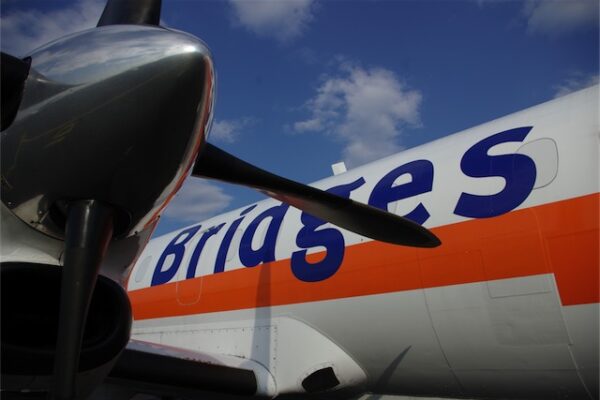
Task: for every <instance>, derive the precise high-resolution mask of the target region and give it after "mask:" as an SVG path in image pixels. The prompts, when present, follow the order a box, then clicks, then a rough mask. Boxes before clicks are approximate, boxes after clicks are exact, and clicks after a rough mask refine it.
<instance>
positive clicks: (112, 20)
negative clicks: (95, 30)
mask: <svg viewBox="0 0 600 400" xmlns="http://www.w3.org/2000/svg"><path fill="white" fill-rule="evenodd" d="M160 8H161V0H108V2H107V3H106V7H104V11H103V12H102V16H101V17H100V20H99V21H98V26H106V25H156V26H158V25H159V24H160Z"/></svg>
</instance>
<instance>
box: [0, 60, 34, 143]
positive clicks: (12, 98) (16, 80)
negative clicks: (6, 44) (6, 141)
mask: <svg viewBox="0 0 600 400" xmlns="http://www.w3.org/2000/svg"><path fill="white" fill-rule="evenodd" d="M0 64H1V65H0V75H1V83H0V88H2V90H1V92H2V98H1V99H0V105H1V106H2V113H1V114H2V118H1V120H0V130H1V131H3V130H4V129H6V128H8V127H9V126H10V124H11V123H12V122H13V121H14V119H15V117H16V116H17V111H18V110H19V105H20V104H21V98H22V97H23V87H24V86H25V80H26V79H27V76H28V75H29V67H30V66H31V58H26V59H24V60H21V59H18V58H16V57H13V56H11V55H8V54H6V53H2V54H1V56H0Z"/></svg>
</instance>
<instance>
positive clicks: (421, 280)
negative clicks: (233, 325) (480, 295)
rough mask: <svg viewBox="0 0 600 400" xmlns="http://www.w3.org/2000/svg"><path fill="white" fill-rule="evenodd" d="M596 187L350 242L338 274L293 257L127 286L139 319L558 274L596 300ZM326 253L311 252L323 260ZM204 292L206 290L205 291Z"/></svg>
mask: <svg viewBox="0 0 600 400" xmlns="http://www.w3.org/2000/svg"><path fill="white" fill-rule="evenodd" d="M599 198H600V196H599V194H598V193H596V194H592V195H588V196H583V197H578V198H575V199H569V200H564V201H559V202H556V203H550V204H544V205H541V206H536V207H531V208H527V209H522V210H517V211H513V212H510V213H508V214H504V215H502V216H499V217H494V218H487V219H476V220H469V221H465V222H460V223H456V224H452V225H446V226H442V227H438V228H434V229H433V231H434V232H435V234H436V235H437V236H438V237H439V238H440V239H441V240H442V245H441V246H440V247H438V248H436V249H416V248H410V247H402V246H395V245H390V244H386V243H381V242H367V243H363V244H357V245H353V246H349V247H347V248H346V252H345V255H344V262H343V264H342V266H341V267H340V269H339V270H338V271H337V273H336V274H335V275H333V276H332V277H330V278H328V279H325V280H323V281H321V282H311V283H308V282H302V281H300V280H298V279H297V278H296V277H295V276H294V275H293V274H292V272H291V268H290V260H289V259H287V260H280V261H275V262H272V263H268V264H264V265H259V266H257V267H253V268H243V269H236V270H232V271H228V272H223V273H218V274H213V275H207V276H202V277H198V278H194V279H188V280H185V281H180V282H174V283H169V284H164V285H160V286H154V287H150V288H144V289H139V290H134V291H131V292H129V296H130V298H131V302H132V305H133V311H134V318H135V319H137V320H140V319H148V318H160V317H170V316H177V315H191V314H202V313H209V312H216V311H230V310H239V309H248V308H255V307H262V306H268V305H272V306H276V305H284V304H294V303H305V302H312V301H319V300H332V299H339V298H346V297H355V296H366V295H372V294H378V293H390V292H398V291H404V290H413V289H421V288H433V287H440V286H449V285H456V284H463V283H472V282H484V281H489V280H495V279H505V278H516V277H525V276H531V275H538V274H546V273H554V274H555V277H556V282H557V284H558V290H559V293H560V297H561V301H562V304H563V305H574V304H586V303H597V302H598V300H599V294H598V280H599V261H598V258H599V257H598V246H599V244H598V243H599V234H598V213H599V212H598V206H599ZM322 256H323V255H322V254H313V255H311V256H309V257H310V258H311V260H310V261H317V260H319V259H320V258H322ZM198 293H200V296H199V295H198Z"/></svg>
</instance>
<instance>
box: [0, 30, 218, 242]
mask: <svg viewBox="0 0 600 400" xmlns="http://www.w3.org/2000/svg"><path fill="white" fill-rule="evenodd" d="M31 57H32V66H31V72H30V75H29V77H28V79H27V81H26V83H25V90H24V94H23V100H22V102H21V106H20V109H19V111H18V113H17V117H16V119H15V121H14V122H13V124H12V125H11V126H10V127H9V128H8V129H6V130H5V131H4V132H2V138H1V143H0V144H1V155H2V159H1V166H2V201H3V202H4V203H5V204H6V205H7V206H8V207H9V208H10V209H11V210H12V211H13V212H14V213H15V214H16V215H17V216H19V217H20V218H21V219H22V220H23V221H25V222H26V223H28V224H30V225H31V226H33V227H35V228H36V229H39V230H40V231H42V232H44V233H47V234H50V235H52V236H55V237H58V238H62V237H63V226H62V211H61V206H62V204H64V203H65V202H68V201H71V200H76V199H96V200H100V201H103V202H105V203H108V204H110V205H112V206H114V207H115V208H116V209H117V210H118V211H119V215H120V216H119V218H118V221H116V229H117V233H118V234H120V235H124V236H127V235H130V234H133V233H134V232H136V231H140V230H142V229H143V228H144V227H145V226H146V225H148V224H150V223H152V222H153V221H154V220H155V219H156V218H157V216H158V213H159V212H160V210H161V209H162V208H163V207H164V206H165V205H166V203H167V202H168V200H169V199H170V198H171V197H172V195H173V194H174V192H175V191H176V190H177V189H178V187H179V186H180V185H181V183H182V182H183V179H184V178H185V177H186V175H187V172H188V171H189V169H190V167H191V164H192V163H193V161H194V159H195V156H196V154H197V152H198V151H199V149H200V147H201V145H202V143H203V142H204V139H205V136H206V133H207V130H208V127H209V124H210V119H211V115H212V106H213V91H214V73H213V65H212V61H211V57H210V53H209V51H208V49H207V48H206V46H205V45H204V44H203V43H202V42H201V41H200V40H198V39H196V38H194V37H192V36H189V35H187V34H183V33H179V32H173V31H169V30H166V29H162V28H156V27H145V26H107V27H102V28H96V29H93V30H90V31H87V32H83V33H80V34H76V35H73V36H69V37H67V38H64V39H62V40H60V41H57V42H54V43H51V44H49V45H47V46H45V47H43V48H40V49H38V50H37V51H35V52H34V53H33V54H32V55H31Z"/></svg>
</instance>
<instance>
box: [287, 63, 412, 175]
mask: <svg viewBox="0 0 600 400" xmlns="http://www.w3.org/2000/svg"><path fill="white" fill-rule="evenodd" d="M421 98H422V96H421V93H420V92H419V91H417V90H409V89H407V88H406V87H405V85H404V84H402V83H401V82H400V80H399V79H398V77H397V76H396V75H395V74H394V73H393V72H392V71H389V70H386V69H383V68H371V69H364V68H361V67H357V66H349V65H348V64H346V65H343V66H342V69H341V75H340V76H337V77H328V78H327V79H326V80H325V81H324V82H323V83H322V84H321V86H320V87H319V88H318V89H317V94H316V95H315V96H314V97H313V98H311V99H310V100H309V101H308V102H307V103H306V106H307V107H308V109H309V111H310V113H311V116H310V117H309V118H308V119H306V120H303V121H298V122H296V123H295V124H294V125H293V129H294V130H295V131H296V132H322V133H326V134H329V135H332V136H333V137H335V138H336V139H338V140H340V141H341V142H342V143H344V145H345V147H344V150H343V156H344V160H345V162H346V163H347V164H348V165H350V166H356V165H360V164H363V163H365V162H368V161H372V160H374V159H377V158H381V157H383V156H387V155H390V154H393V153H395V152H397V151H399V150H401V149H402V144H401V141H400V139H401V136H402V132H403V129H404V128H405V127H406V126H407V125H413V126H414V125H418V124H419V122H420V118H419V106H420V104H421Z"/></svg>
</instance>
